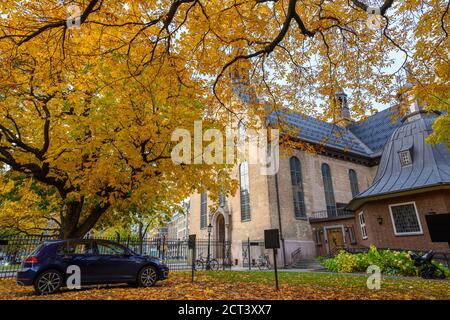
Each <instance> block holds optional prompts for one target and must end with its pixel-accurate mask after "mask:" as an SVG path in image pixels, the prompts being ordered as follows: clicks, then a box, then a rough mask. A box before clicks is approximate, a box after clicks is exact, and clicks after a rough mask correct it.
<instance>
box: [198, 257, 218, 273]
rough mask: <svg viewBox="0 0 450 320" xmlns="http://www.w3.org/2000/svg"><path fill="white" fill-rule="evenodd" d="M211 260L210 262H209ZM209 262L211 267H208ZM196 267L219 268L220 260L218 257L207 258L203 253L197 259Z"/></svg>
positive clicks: (200, 268) (203, 268)
mask: <svg viewBox="0 0 450 320" xmlns="http://www.w3.org/2000/svg"><path fill="white" fill-rule="evenodd" d="M208 260H209V262H208ZM208 264H209V268H208ZM195 269H196V270H205V269H206V270H219V261H218V260H217V259H214V258H213V259H205V258H203V255H202V254H200V257H199V258H198V259H197V260H195Z"/></svg>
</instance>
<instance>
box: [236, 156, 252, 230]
mask: <svg viewBox="0 0 450 320" xmlns="http://www.w3.org/2000/svg"><path fill="white" fill-rule="evenodd" d="M243 165H245V167H246V172H245V173H244V174H243V173H242V166H243ZM243 177H245V178H246V179H245V181H244V182H245V185H244V187H246V189H243V188H242V186H243V179H242V178H243ZM244 191H247V198H248V199H247V203H244V202H243V196H242V194H243V192H244ZM239 205H240V211H241V222H247V221H250V220H251V219H252V216H251V207H250V177H249V166H248V162H247V161H244V162H242V163H241V164H240V165H239ZM245 205H246V206H247V209H248V213H246V215H245V216H244V213H243V210H242V208H243V207H244V206H245Z"/></svg>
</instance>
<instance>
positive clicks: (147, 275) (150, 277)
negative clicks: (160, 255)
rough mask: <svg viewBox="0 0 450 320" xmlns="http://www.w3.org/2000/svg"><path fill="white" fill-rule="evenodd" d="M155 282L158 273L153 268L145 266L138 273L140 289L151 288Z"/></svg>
mask: <svg viewBox="0 0 450 320" xmlns="http://www.w3.org/2000/svg"><path fill="white" fill-rule="evenodd" d="M156 281H158V273H157V271H156V269H155V267H152V266H146V267H144V268H142V269H141V271H140V272H139V275H138V284H139V286H140V287H152V286H154V285H155V283H156Z"/></svg>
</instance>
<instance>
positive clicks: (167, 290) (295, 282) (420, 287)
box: [0, 271, 450, 300]
mask: <svg viewBox="0 0 450 320" xmlns="http://www.w3.org/2000/svg"><path fill="white" fill-rule="evenodd" d="M279 281H280V290H279V291H276V290H275V288H274V275H273V273H272V272H258V271H255V272H244V271H201V272H197V274H196V278H195V282H194V283H191V275H190V272H182V271H180V272H172V273H171V274H170V278H169V280H167V281H162V282H159V283H158V284H157V285H156V286H155V287H153V288H131V287H128V286H124V285H115V286H91V287H89V288H83V289H81V290H75V291H71V290H67V289H64V290H63V291H62V292H61V293H58V294H55V295H50V296H44V297H38V296H35V295H34V294H33V290H32V288H31V287H21V286H18V285H16V284H15V282H14V280H13V279H0V299H74V300H85V299H103V300H120V299H136V300H147V299H162V300H166V299H201V300H203V299H231V300H236V299H280V300H282V299H298V300H311V299H314V300H330V299H350V300H365V299H389V300H405V299H406V300H410V299H446V300H450V281H448V280H423V279H420V278H404V277H398V278H394V277H389V278H383V279H382V282H381V289H380V290H369V289H368V288H367V285H366V281H367V277H366V276H364V275H345V274H331V273H320V272H316V273H314V272H299V273H296V272H280V273H279Z"/></svg>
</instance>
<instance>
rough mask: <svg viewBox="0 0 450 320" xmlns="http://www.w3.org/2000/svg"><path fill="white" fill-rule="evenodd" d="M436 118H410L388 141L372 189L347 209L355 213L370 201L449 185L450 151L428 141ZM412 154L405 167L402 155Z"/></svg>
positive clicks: (419, 115) (431, 116)
mask: <svg viewBox="0 0 450 320" xmlns="http://www.w3.org/2000/svg"><path fill="white" fill-rule="evenodd" d="M435 119H436V114H434V113H433V114H429V113H423V112H421V113H419V114H416V115H414V116H413V115H411V116H409V117H408V118H407V119H406V120H405V122H404V123H403V124H402V125H401V126H400V127H398V128H397V129H395V130H394V132H393V133H392V135H391V137H390V138H389V140H388V141H387V143H386V145H385V147H384V149H383V154H382V156H381V161H380V164H379V166H378V171H377V175H376V176H375V179H374V182H373V183H372V185H371V186H370V187H369V188H368V189H367V190H365V191H363V192H361V193H360V194H359V195H357V196H356V197H355V198H353V200H352V201H351V202H350V203H349V205H348V206H347V208H348V209H351V210H354V209H357V208H358V207H360V206H361V205H362V204H363V203H364V202H365V201H367V200H368V199H369V198H373V197H379V196H385V195H388V196H389V195H390V194H393V193H395V194H397V193H399V192H406V191H410V190H414V189H422V188H427V187H432V186H442V185H450V150H448V149H447V147H446V146H445V145H444V144H438V145H431V144H428V143H426V142H425V139H426V138H427V137H428V135H429V134H430V133H431V132H432V128H431V125H432V124H433V122H434V120H435ZM408 149H409V150H411V155H412V164H411V165H407V166H402V165H401V163H400V156H399V154H398V153H399V152H400V151H403V150H408Z"/></svg>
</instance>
